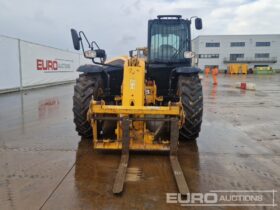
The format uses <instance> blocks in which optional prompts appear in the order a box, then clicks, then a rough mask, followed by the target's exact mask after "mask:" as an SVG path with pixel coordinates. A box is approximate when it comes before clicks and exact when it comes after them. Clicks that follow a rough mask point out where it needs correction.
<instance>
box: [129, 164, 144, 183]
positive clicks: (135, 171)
mask: <svg viewBox="0 0 280 210" xmlns="http://www.w3.org/2000/svg"><path fill="white" fill-rule="evenodd" d="M142 178H143V170H142V169H141V168H137V167H130V168H127V172H126V178H125V181H126V182H137V181H140V179H142Z"/></svg>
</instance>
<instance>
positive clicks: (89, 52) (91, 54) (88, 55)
mask: <svg viewBox="0 0 280 210" xmlns="http://www.w3.org/2000/svg"><path fill="white" fill-rule="evenodd" d="M85 57H86V58H96V51H95V50H87V51H85Z"/></svg>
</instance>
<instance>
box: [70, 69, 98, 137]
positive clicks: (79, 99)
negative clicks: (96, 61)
mask: <svg viewBox="0 0 280 210" xmlns="http://www.w3.org/2000/svg"><path fill="white" fill-rule="evenodd" d="M101 88H102V78H101V76H100V75H98V74H97V75H96V74H94V75H91V74H80V76H79V78H78V79H77V80H76V85H75V87H74V96H73V113H74V123H75V125H76V131H77V132H78V134H79V135H80V136H81V137H84V138H91V137H92V129H91V126H90V124H89V122H88V121H87V111H88V109H89V104H90V100H91V99H92V97H97V96H98V95H99V94H100V90H102V89H101Z"/></svg>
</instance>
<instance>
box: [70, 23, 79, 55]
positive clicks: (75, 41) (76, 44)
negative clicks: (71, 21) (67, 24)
mask: <svg viewBox="0 0 280 210" xmlns="http://www.w3.org/2000/svg"><path fill="white" fill-rule="evenodd" d="M71 36H72V41H73V45H74V48H75V50H80V40H81V38H80V37H79V35H78V33H77V31H76V30H75V29H73V28H72V29H71Z"/></svg>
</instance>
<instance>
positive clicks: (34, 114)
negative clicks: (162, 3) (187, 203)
mask: <svg viewBox="0 0 280 210" xmlns="http://www.w3.org/2000/svg"><path fill="white" fill-rule="evenodd" d="M245 80H247V81H250V82H254V83H256V86H257V90H256V91H246V90H240V89H237V88H235V87H234V85H235V83H236V82H238V81H245ZM218 81H219V85H218V86H217V87H215V86H213V85H212V80H211V78H204V79H203V81H202V82H203V91H204V116H203V117H204V119H203V125H202V131H201V134H200V137H199V138H198V139H197V141H194V142H186V143H183V142H181V143H180V150H179V161H180V163H181V166H182V169H183V172H184V174H185V176H186V179H187V182H188V185H189V188H190V191H191V192H192V193H199V192H202V193H207V192H210V191H213V190H237V191H239V190H247V191H252V190H268V191H273V190H274V191H278V192H274V196H273V195H272V193H270V194H269V193H267V194H266V195H265V196H264V199H265V200H266V202H268V203H272V202H273V201H272V199H273V197H274V203H275V204H278V206H277V207H274V208H273V207H236V206H231V207H227V206H219V207H191V208H192V209H256V208H257V209H279V198H280V196H279V193H280V192H279V190H280V129H279V128H280V75H279V74H278V75H272V76H267V75H264V76H253V75H250V76H247V78H246V77H245V76H241V75H240V76H224V75H219V80H218ZM72 95H73V85H72V84H69V85H63V86H55V87H50V88H43V89H36V90H29V91H24V92H22V93H10V94H3V95H0V209H3V210H6V209H7V210H9V209H28V210H32V209H59V210H61V209H75V210H76V209H110V210H111V209H189V208H187V207H182V206H180V204H168V203H166V193H175V192H177V188H176V183H175V181H174V178H173V175H172V171H171V166H170V162H169V158H168V155H165V154H149V153H148V154H147V153H144V154H143V153H132V154H131V156H130V162H129V169H128V174H127V177H126V182H125V191H124V193H123V194H122V195H121V196H115V195H113V194H112V186H113V182H114V178H115V175H116V169H117V167H118V164H119V160H120V153H118V152H115V153H113V154H111V153H108V152H105V153H104V152H100V151H99V152H97V151H93V150H92V145H91V143H90V141H87V140H81V138H80V137H79V136H78V135H77V134H76V132H75V129H74V125H73V123H72V110H71V109H72Z"/></svg>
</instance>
